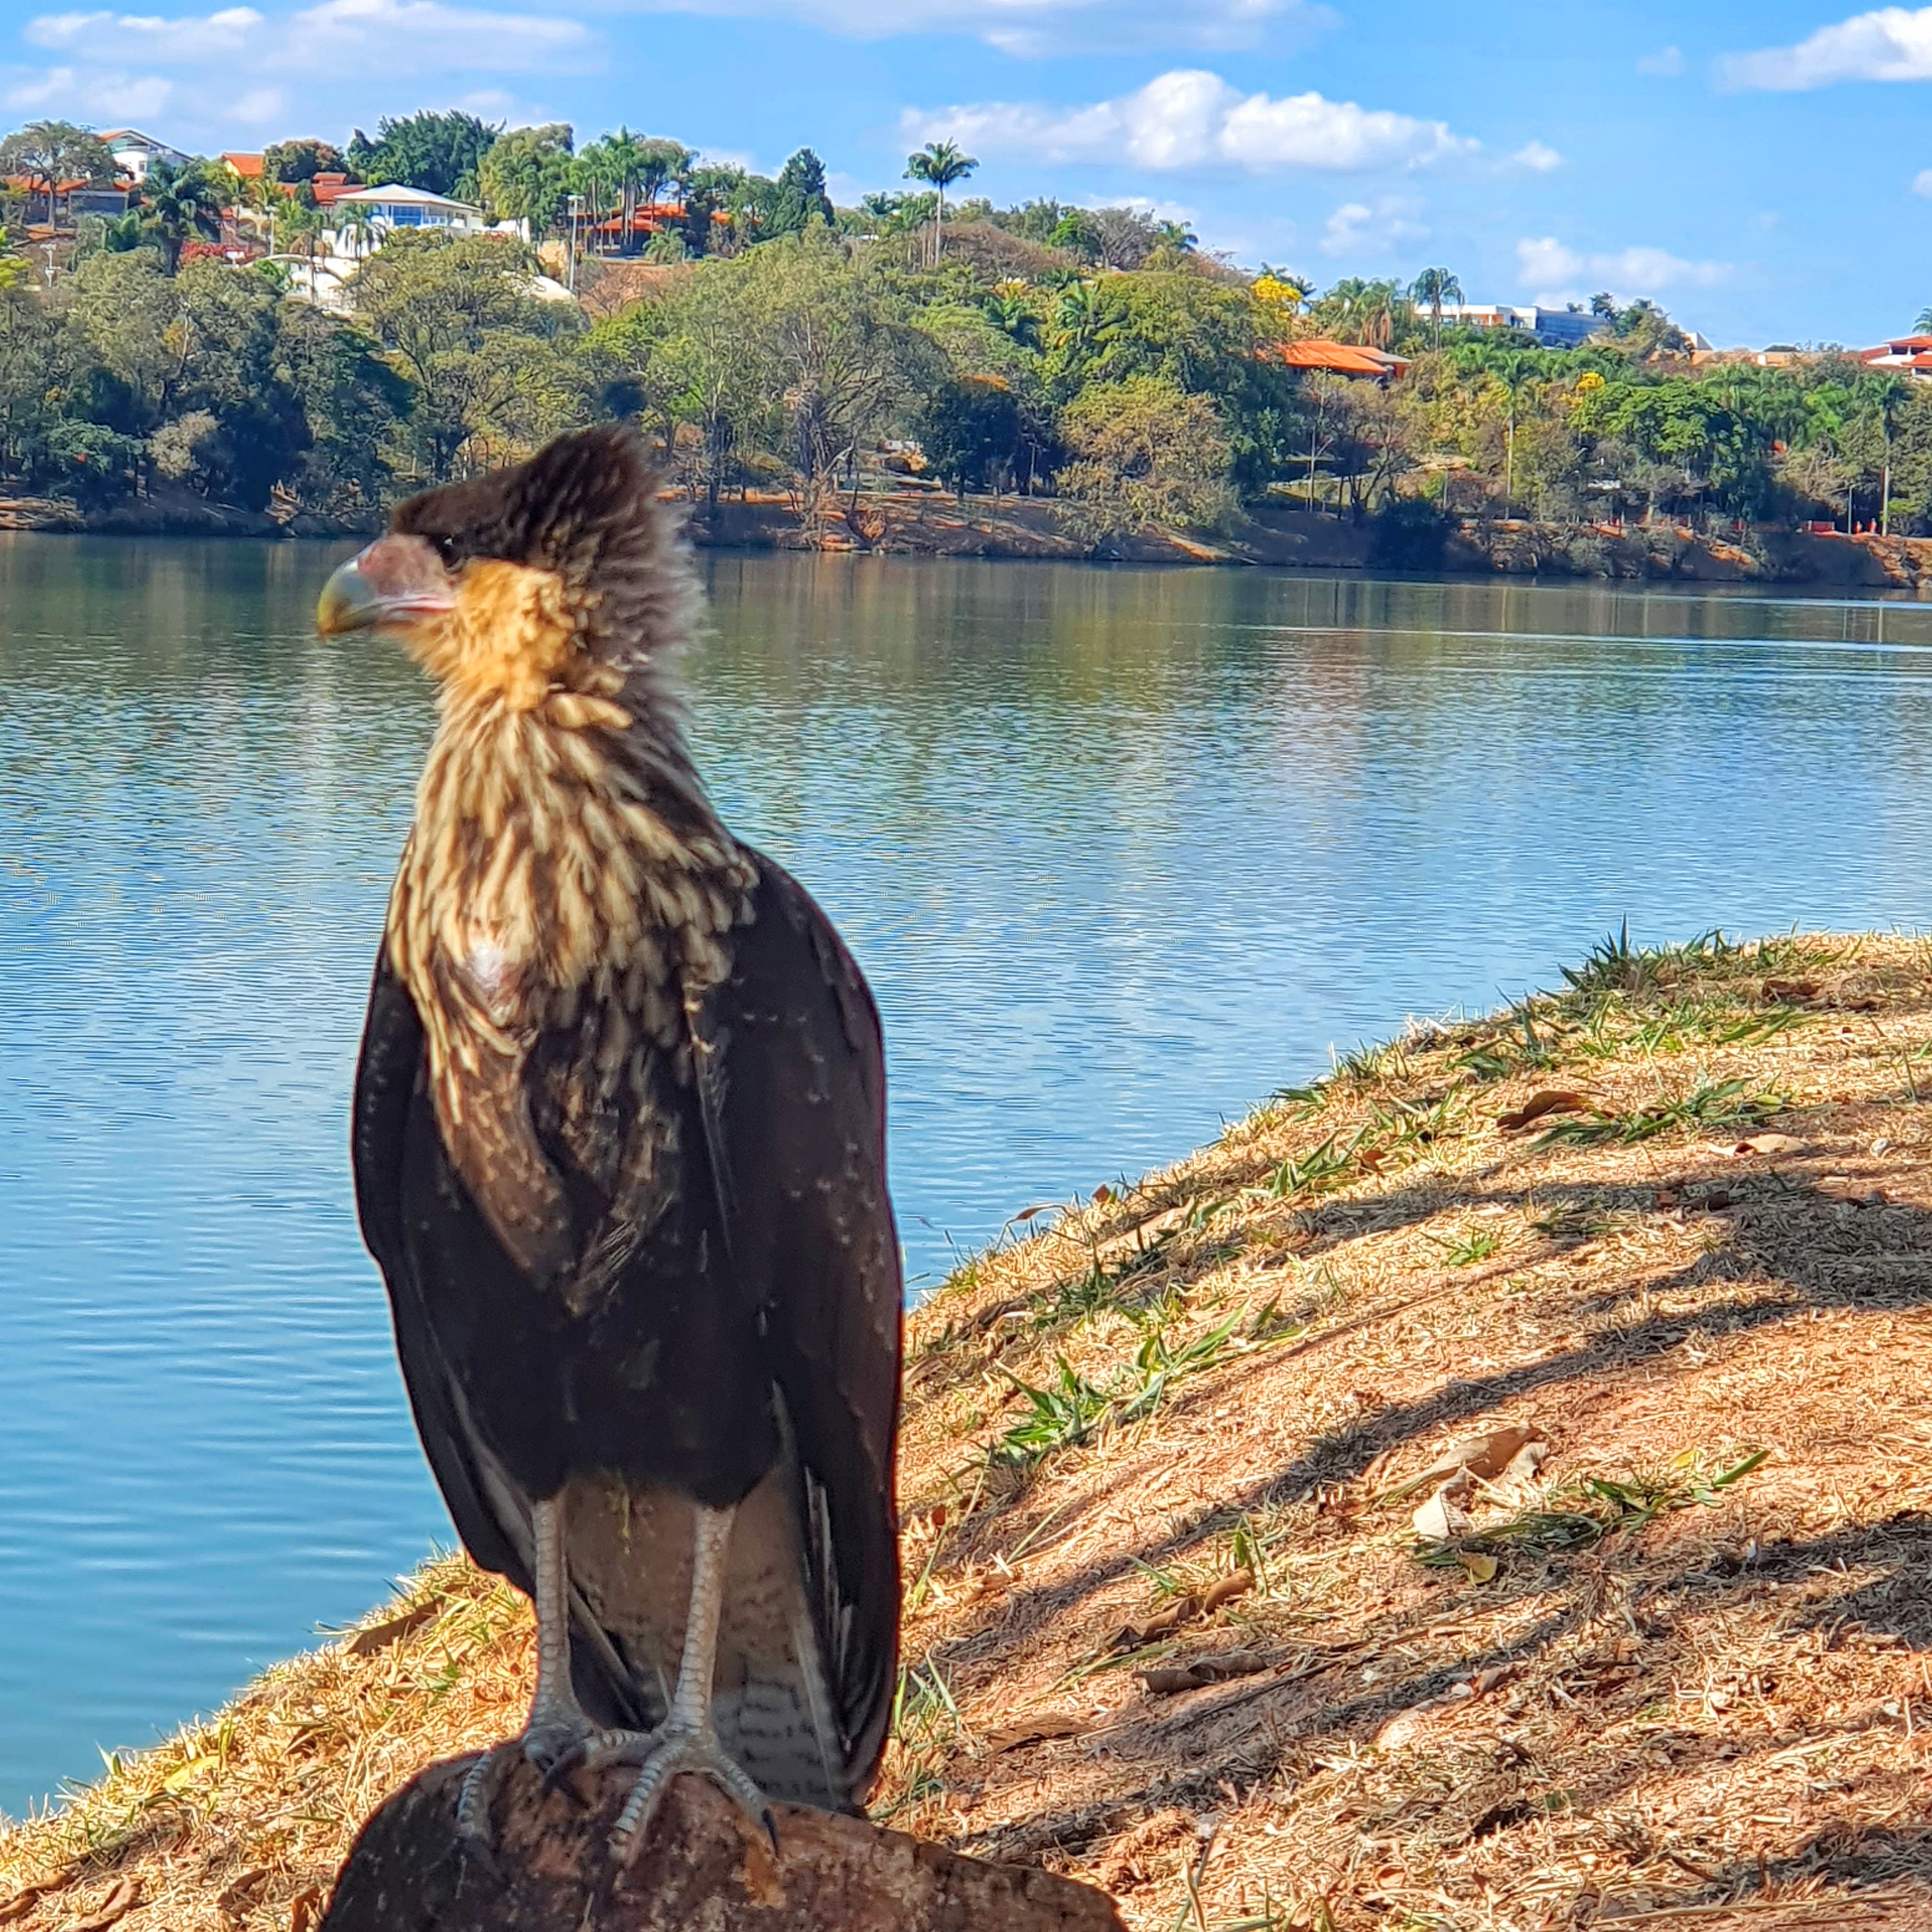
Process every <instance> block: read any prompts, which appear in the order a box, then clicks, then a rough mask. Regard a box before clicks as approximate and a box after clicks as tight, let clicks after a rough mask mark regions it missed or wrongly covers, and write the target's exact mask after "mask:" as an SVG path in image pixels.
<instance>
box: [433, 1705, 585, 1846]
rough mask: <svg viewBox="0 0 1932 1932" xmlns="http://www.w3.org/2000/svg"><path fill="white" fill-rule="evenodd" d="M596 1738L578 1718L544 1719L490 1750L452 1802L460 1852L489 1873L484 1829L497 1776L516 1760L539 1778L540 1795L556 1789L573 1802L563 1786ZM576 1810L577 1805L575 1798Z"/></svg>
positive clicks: (496, 1788)
mask: <svg viewBox="0 0 1932 1932" xmlns="http://www.w3.org/2000/svg"><path fill="white" fill-rule="evenodd" d="M600 1735H601V1733H598V1732H596V1731H595V1730H592V1727H591V1726H590V1724H589V1722H588V1721H587V1720H586V1719H584V1718H580V1717H579V1718H569V1717H563V1718H539V1719H538V1720H536V1721H534V1722H532V1724H530V1725H529V1727H527V1728H526V1730H524V1732H523V1735H522V1736H520V1737H514V1738H511V1739H508V1741H507V1742H505V1743H502V1744H500V1745H494V1746H493V1747H492V1748H490V1750H488V1751H485V1752H484V1754H483V1755H482V1756H481V1757H480V1758H478V1760H476V1762H475V1763H474V1764H473V1765H472V1766H470V1767H469V1772H468V1775H466V1777H465V1778H464V1779H463V1788H462V1789H461V1790H460V1791H459V1792H458V1793H457V1798H456V1832H457V1836H458V1838H459V1839H460V1841H462V1843H463V1848H464V1849H465V1850H466V1851H468V1852H469V1853H470V1854H471V1855H472V1856H474V1857H475V1858H477V1859H478V1861H480V1862H481V1864H483V1865H484V1867H485V1868H486V1869H488V1870H494V1869H495V1867H496V1855H495V1851H494V1847H493V1838H492V1833H491V1831H490V1810H491V1808H492V1807H493V1805H495V1803H496V1793H498V1791H499V1790H501V1789H502V1783H503V1774H504V1772H505V1771H507V1770H508V1769H509V1768H510V1766H511V1765H512V1764H514V1763H515V1761H516V1760H517V1759H518V1758H519V1757H520V1758H521V1759H522V1760H523V1762H524V1763H526V1764H528V1765H530V1766H533V1767H534V1768H535V1769H536V1770H537V1771H538V1772H539V1773H540V1774H541V1776H542V1778H543V1788H544V1792H545V1793H546V1794H547V1793H550V1792H551V1791H553V1790H556V1788H557V1787H558V1786H559V1784H562V1786H563V1789H564V1790H565V1791H566V1792H567V1793H569V1794H570V1796H572V1797H573V1798H574V1797H576V1796H577V1794H576V1793H575V1792H574V1791H573V1790H571V1787H570V1786H569V1785H568V1784H564V1783H563V1781H564V1780H565V1778H566V1777H567V1776H568V1774H569V1772H571V1769H573V1768H574V1766H577V1765H579V1764H580V1763H583V1757H584V1752H585V1750H586V1747H587V1746H588V1745H589V1743H590V1742H591V1740H592V1739H593V1738H595V1737H597V1736H600ZM577 1802H579V1803H581V1802H583V1801H582V1800H581V1799H578V1800H577Z"/></svg>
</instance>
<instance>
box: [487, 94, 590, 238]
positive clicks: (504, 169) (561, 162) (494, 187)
mask: <svg viewBox="0 0 1932 1932" xmlns="http://www.w3.org/2000/svg"><path fill="white" fill-rule="evenodd" d="M571 145H572V136H571V127H570V124H569V123H568V121H551V122H550V123H548V124H547V125H545V126H544V127H514V128H512V129H511V130H510V132H509V133H507V134H499V136H497V137H496V140H495V141H494V142H493V143H492V144H491V145H490V151H489V152H488V153H487V154H485V155H484V157H483V158H482V160H481V161H479V162H478V163H477V167H476V184H477V187H478V190H479V191H480V192H481V194H482V196H483V199H484V205H485V206H486V207H487V208H489V209H490V211H491V213H493V214H495V215H496V217H498V218H499V220H511V221H526V222H528V223H529V233H530V239H531V240H532V241H535V240H537V239H538V238H539V237H541V236H543V235H545V234H547V233H548V232H549V230H550V226H551V224H552V223H553V222H554V221H555V220H556V216H557V211H558V210H559V208H562V206H563V205H564V202H565V199H567V198H568V196H569V194H570V192H571V181H572V179H573V178H574V168H573V160H572V155H571Z"/></svg>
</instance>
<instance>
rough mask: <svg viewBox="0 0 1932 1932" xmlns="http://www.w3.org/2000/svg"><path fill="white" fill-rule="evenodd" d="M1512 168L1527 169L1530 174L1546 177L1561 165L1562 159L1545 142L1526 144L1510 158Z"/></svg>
mask: <svg viewBox="0 0 1932 1932" xmlns="http://www.w3.org/2000/svg"><path fill="white" fill-rule="evenodd" d="M1510 165H1511V166H1512V167H1518V168H1528V169H1529V170H1530V171H1531V172H1532V173H1533V174H1539V175H1547V174H1548V173H1549V172H1550V170H1551V169H1553V168H1560V167H1561V166H1562V165H1563V157H1562V155H1561V154H1559V153H1558V152H1557V151H1556V149H1555V148H1553V147H1551V146H1550V144H1549V143H1548V142H1546V141H1530V142H1526V143H1525V144H1524V145H1523V146H1522V147H1520V148H1517V151H1516V152H1515V153H1514V154H1512V155H1511V157H1510Z"/></svg>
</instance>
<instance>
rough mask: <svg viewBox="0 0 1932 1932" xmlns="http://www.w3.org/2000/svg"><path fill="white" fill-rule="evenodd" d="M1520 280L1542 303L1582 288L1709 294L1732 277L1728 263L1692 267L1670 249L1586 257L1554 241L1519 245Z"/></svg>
mask: <svg viewBox="0 0 1932 1932" xmlns="http://www.w3.org/2000/svg"><path fill="white" fill-rule="evenodd" d="M1516 259H1517V271H1518V275H1519V278H1520V280H1521V281H1523V283H1524V284H1526V286H1527V287H1530V288H1532V289H1534V290H1535V291H1536V292H1537V299H1538V300H1539V301H1541V302H1549V303H1557V302H1565V301H1573V300H1574V299H1576V296H1577V293H1578V292H1579V290H1580V287H1581V286H1582V284H1583V282H1585V281H1588V282H1589V283H1590V284H1591V285H1592V288H1593V289H1608V290H1610V291H1611V292H1612V293H1613V294H1616V295H1619V296H1655V295H1661V294H1663V293H1664V292H1665V291H1666V290H1670V289H1677V288H1696V289H1709V288H1715V287H1716V286H1717V285H1718V284H1719V283H1720V282H1721V281H1725V280H1726V279H1727V278H1728V277H1729V276H1730V272H1731V265H1730V263H1728V262H1688V261H1686V260H1684V258H1683V257H1682V256H1679V255H1673V254H1670V251H1668V250H1667V249H1663V248H1624V249H1620V250H1619V251H1617V253H1616V254H1599V255H1584V254H1579V253H1578V252H1577V250H1575V249H1574V248H1569V247H1568V246H1566V245H1565V244H1564V243H1563V242H1559V241H1558V240H1557V239H1556V237H1555V236H1553V235H1546V236H1543V237H1541V239H1532V238H1530V237H1527V236H1526V237H1525V238H1524V239H1523V240H1522V241H1520V242H1518V243H1517V245H1516Z"/></svg>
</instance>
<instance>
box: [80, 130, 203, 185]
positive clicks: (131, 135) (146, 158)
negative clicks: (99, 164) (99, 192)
mask: <svg viewBox="0 0 1932 1932" xmlns="http://www.w3.org/2000/svg"><path fill="white" fill-rule="evenodd" d="M101 139H102V141H103V142H105V143H106V144H107V151H108V152H109V153H110V154H112V155H113V157H114V165H115V166H116V167H117V168H118V169H120V170H121V173H122V174H123V175H125V176H126V177H127V179H128V180H129V181H132V182H133V183H134V184H135V185H136V187H139V185H140V184H141V183H142V181H145V180H146V179H147V178H148V169H150V168H151V167H152V166H154V163H156V162H157V161H165V162H166V163H167V164H168V166H169V167H171V168H184V167H186V166H187V164H188V163H189V161H190V160H191V159H192V158H193V157H192V156H190V155H187V154H183V153H182V152H181V150H180V148H171V147H169V145H168V144H167V143H166V142H165V141H157V140H156V139H154V136H153V135H151V134H144V133H142V132H141V130H140V129H139V128H138V127H110V128H107V129H106V130H104V132H103V133H102V134H101Z"/></svg>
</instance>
